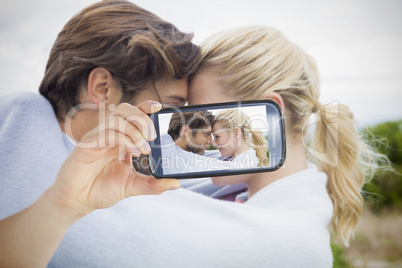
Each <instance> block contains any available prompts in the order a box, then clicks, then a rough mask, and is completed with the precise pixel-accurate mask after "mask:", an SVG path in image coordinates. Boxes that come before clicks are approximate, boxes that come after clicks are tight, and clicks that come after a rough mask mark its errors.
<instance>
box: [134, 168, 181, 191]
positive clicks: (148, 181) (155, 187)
mask: <svg viewBox="0 0 402 268" xmlns="http://www.w3.org/2000/svg"><path fill="white" fill-rule="evenodd" d="M130 180H131V182H132V183H130V184H128V185H127V192H128V195H129V196H133V195H151V194H161V193H163V192H165V191H167V190H174V189H178V188H180V181H179V180H177V179H157V178H155V177H153V176H148V175H144V174H141V173H138V172H133V173H132V174H131V175H130Z"/></svg>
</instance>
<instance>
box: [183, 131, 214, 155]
mask: <svg viewBox="0 0 402 268" xmlns="http://www.w3.org/2000/svg"><path fill="white" fill-rule="evenodd" d="M211 133H212V128H211V126H208V127H205V128H200V129H190V130H189V135H187V137H186V138H187V145H186V149H187V151H190V152H193V153H195V154H204V153H205V149H206V148H207V147H208V145H210V144H211V142H212V137H211Z"/></svg>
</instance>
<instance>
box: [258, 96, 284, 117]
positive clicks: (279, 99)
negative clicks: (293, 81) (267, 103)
mask: <svg viewBox="0 0 402 268" xmlns="http://www.w3.org/2000/svg"><path fill="white" fill-rule="evenodd" d="M263 99H269V100H273V101H275V102H276V103H278V104H279V106H281V108H282V112H283V114H285V104H284V102H283V99H282V96H281V95H280V94H279V93H276V92H269V93H266V94H265V95H264V97H263Z"/></svg>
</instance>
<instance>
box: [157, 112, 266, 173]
mask: <svg viewBox="0 0 402 268" xmlns="http://www.w3.org/2000/svg"><path fill="white" fill-rule="evenodd" d="M211 134H212V136H213V137H214V138H213V141H212V138H211ZM211 144H213V146H214V147H216V148H217V149H218V150H219V153H218V152H217V151H215V150H206V149H207V147H208V146H209V145H211ZM161 145H162V166H163V172H164V175H169V174H178V173H182V172H186V173H197V172H200V173H202V172H206V171H213V170H225V169H250V168H257V167H261V166H267V165H268V164H269V161H268V157H267V153H268V145H267V144H266V142H265V139H264V137H263V135H262V133H261V131H257V130H254V129H252V125H251V120H250V118H249V117H248V116H247V115H246V114H245V113H244V112H242V111H240V110H238V109H226V110H224V111H221V112H218V113H217V114H216V116H214V115H213V114H212V113H211V112H209V111H190V112H179V113H174V114H173V115H172V117H171V119H170V122H169V128H168V131H167V134H164V135H161Z"/></svg>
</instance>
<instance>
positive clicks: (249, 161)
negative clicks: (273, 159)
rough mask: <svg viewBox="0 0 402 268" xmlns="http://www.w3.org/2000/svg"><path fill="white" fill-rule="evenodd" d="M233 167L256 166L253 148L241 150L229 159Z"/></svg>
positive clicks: (247, 167) (256, 158)
mask: <svg viewBox="0 0 402 268" xmlns="http://www.w3.org/2000/svg"><path fill="white" fill-rule="evenodd" d="M231 163H232V165H233V168H234V169H250V168H258V157H257V153H256V151H255V150H254V149H253V148H250V149H248V150H247V151H245V152H242V153H241V154H239V155H238V156H236V157H235V158H233V160H232V161H231Z"/></svg>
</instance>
